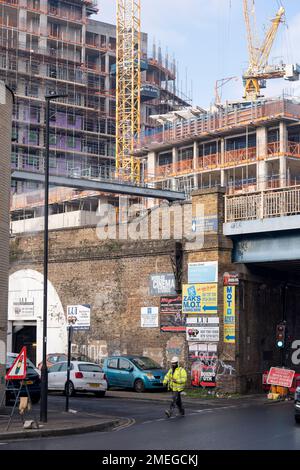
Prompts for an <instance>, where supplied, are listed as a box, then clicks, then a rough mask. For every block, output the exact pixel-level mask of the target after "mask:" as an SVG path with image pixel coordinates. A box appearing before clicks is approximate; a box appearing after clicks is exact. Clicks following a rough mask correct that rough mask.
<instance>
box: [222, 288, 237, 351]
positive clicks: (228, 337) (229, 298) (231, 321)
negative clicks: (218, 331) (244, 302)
mask: <svg viewBox="0 0 300 470" xmlns="http://www.w3.org/2000/svg"><path fill="white" fill-rule="evenodd" d="M235 289H236V288H235V287H234V286H225V287H224V343H227V344H228V343H229V344H235Z"/></svg>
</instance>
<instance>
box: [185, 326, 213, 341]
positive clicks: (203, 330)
mask: <svg viewBox="0 0 300 470" xmlns="http://www.w3.org/2000/svg"><path fill="white" fill-rule="evenodd" d="M186 339H187V341H197V342H199V343H201V342H203V343H208V342H212V343H214V342H218V341H219V327H218V326H214V327H194V326H191V327H187V329H186Z"/></svg>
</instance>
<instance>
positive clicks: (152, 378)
mask: <svg viewBox="0 0 300 470" xmlns="http://www.w3.org/2000/svg"><path fill="white" fill-rule="evenodd" d="M146 377H147V378H148V379H150V380H155V377H154V375H153V374H146Z"/></svg>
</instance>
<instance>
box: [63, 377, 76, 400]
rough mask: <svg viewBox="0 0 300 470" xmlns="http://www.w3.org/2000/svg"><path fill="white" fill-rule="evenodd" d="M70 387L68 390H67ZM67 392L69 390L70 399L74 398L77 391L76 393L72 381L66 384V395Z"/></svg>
mask: <svg viewBox="0 0 300 470" xmlns="http://www.w3.org/2000/svg"><path fill="white" fill-rule="evenodd" d="M67 387H68V388H67ZM67 390H69V397H74V395H75V393H76V391H75V387H74V384H73V382H71V380H70V381H69V383H68V382H66V385H65V395H67Z"/></svg>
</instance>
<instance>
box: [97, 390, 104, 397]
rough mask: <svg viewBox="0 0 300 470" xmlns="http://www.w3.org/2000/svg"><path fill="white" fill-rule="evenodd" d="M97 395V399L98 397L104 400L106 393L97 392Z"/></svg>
mask: <svg viewBox="0 0 300 470" xmlns="http://www.w3.org/2000/svg"><path fill="white" fill-rule="evenodd" d="M95 395H96V397H98V398H102V397H105V392H104V391H101V392H95Z"/></svg>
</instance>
